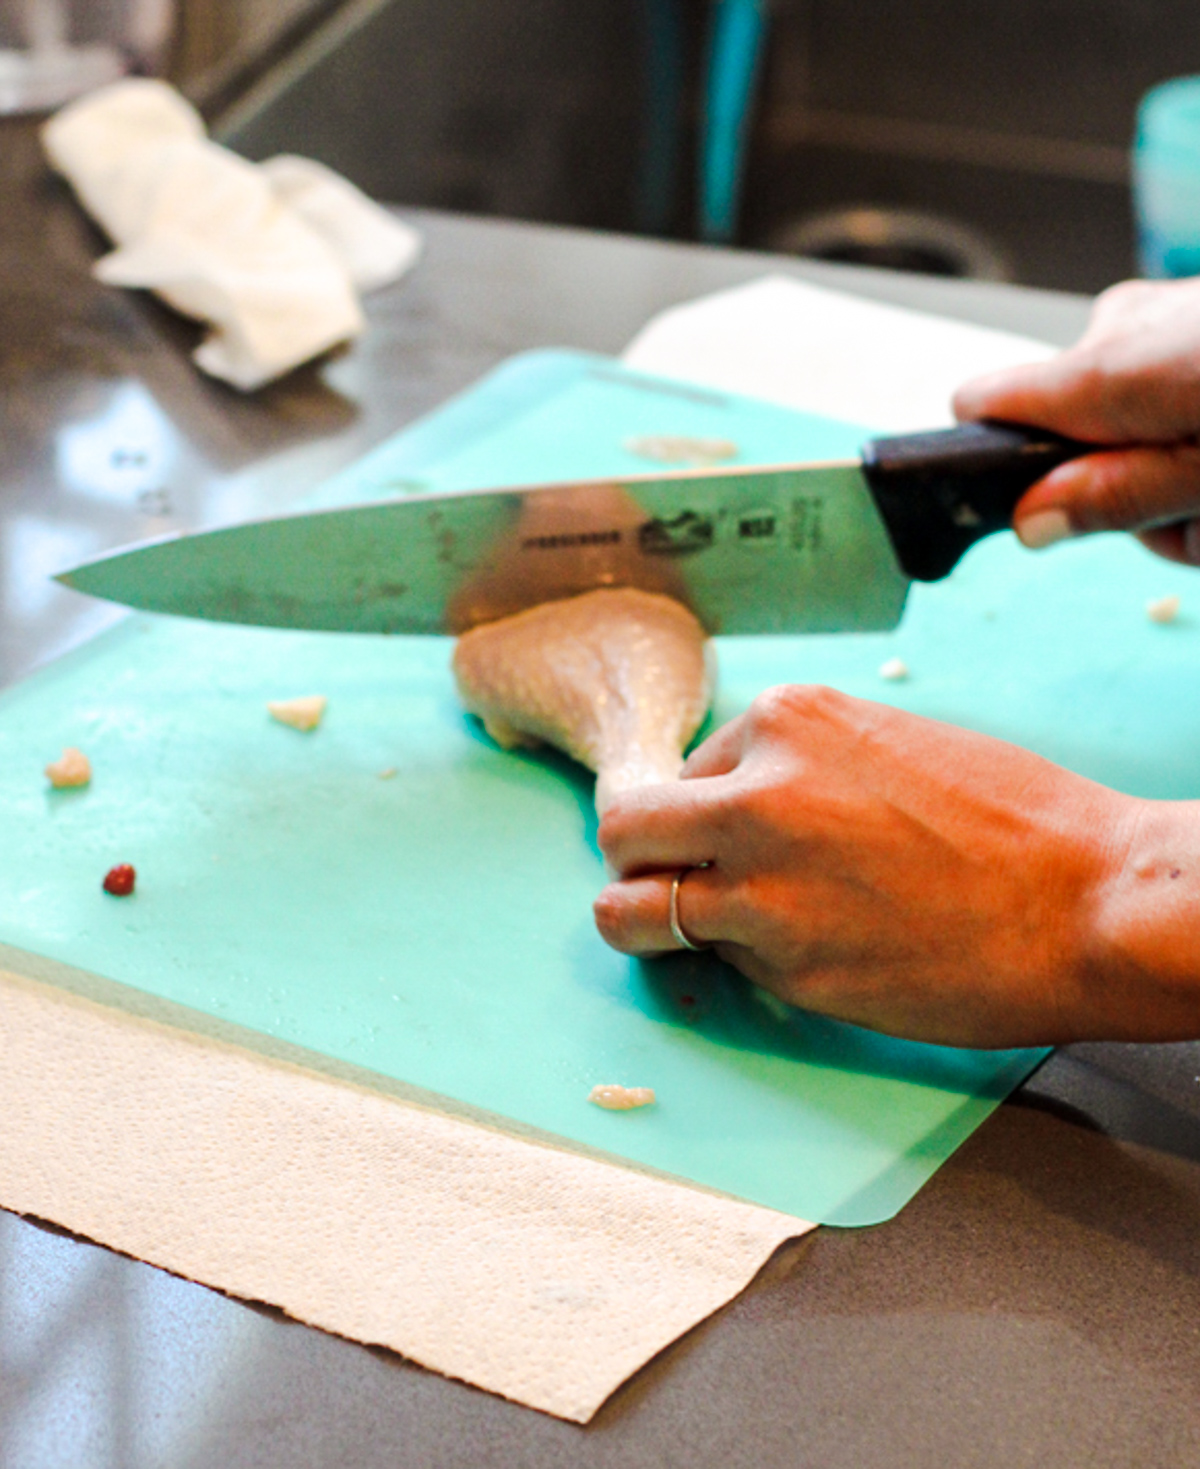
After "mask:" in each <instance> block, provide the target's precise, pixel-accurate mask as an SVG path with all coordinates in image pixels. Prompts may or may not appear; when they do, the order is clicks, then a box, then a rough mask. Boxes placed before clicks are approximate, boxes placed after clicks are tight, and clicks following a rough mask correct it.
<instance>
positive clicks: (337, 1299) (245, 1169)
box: [0, 969, 812, 1423]
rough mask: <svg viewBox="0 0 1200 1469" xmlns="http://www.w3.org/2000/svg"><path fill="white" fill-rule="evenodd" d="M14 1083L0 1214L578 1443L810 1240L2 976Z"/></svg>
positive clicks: (772, 1220)
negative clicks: (581, 1427) (695, 1330)
mask: <svg viewBox="0 0 1200 1469" xmlns="http://www.w3.org/2000/svg"><path fill="white" fill-rule="evenodd" d="M101 985H102V982H101ZM110 988H111V987H110ZM160 1008H162V1007H160ZM197 1018H198V1017H197ZM0 1078H2V1084H3V1092H4V1113H3V1121H2V1122H0V1205H2V1206H3V1207H5V1208H7V1209H12V1210H15V1211H16V1212H18V1213H25V1214H32V1215H36V1216H39V1217H41V1218H45V1219H50V1220H53V1221H54V1222H55V1223H57V1224H60V1225H65V1226H66V1227H67V1228H68V1229H71V1230H74V1231H76V1232H78V1233H80V1234H83V1235H86V1236H87V1237H88V1238H89V1239H94V1240H98V1241H99V1242H100V1243H102V1244H106V1245H109V1246H111V1247H112V1248H114V1249H117V1250H121V1251H123V1252H124V1253H126V1254H129V1255H134V1256H136V1257H137V1258H138V1259H141V1260H148V1261H150V1262H151V1263H152V1264H156V1265H161V1266H164V1267H165V1268H166V1269H168V1270H172V1271H174V1272H176V1273H177V1274H180V1275H184V1276H187V1277H189V1278H190V1279H193V1280H198V1281H201V1282H203V1283H204V1284H206V1285H211V1286H216V1287H218V1288H219V1289H221V1290H224V1291H227V1292H229V1293H230V1294H232V1295H237V1296H242V1297H245V1298H247V1299H252V1300H261V1301H267V1302H269V1303H271V1304H272V1305H275V1306H279V1307H281V1308H282V1309H283V1310H285V1311H287V1312H288V1313H289V1314H290V1315H292V1316H295V1317H297V1318H298V1319H300V1320H302V1321H307V1322H311V1323H312V1324H313V1325H316V1326H320V1327H323V1328H324V1329H325V1330H327V1331H333V1332H336V1333H338V1334H339V1335H342V1336H348V1337H352V1338H354V1339H355V1340H357V1341H362V1342H370V1343H375V1344H379V1345H383V1346H387V1347H391V1348H393V1349H394V1350H396V1351H398V1352H402V1353H403V1354H404V1355H405V1356H406V1357H410V1358H412V1359H413V1360H414V1361H416V1362H420V1363H422V1364H423V1365H424V1366H426V1367H431V1368H433V1369H435V1370H436V1371H438V1372H442V1373H445V1374H446V1375H447V1376H450V1377H457V1378H461V1379H463V1380H465V1381H466V1382H470V1383H473V1384H475V1385H476V1386H478V1387H482V1388H486V1389H487V1390H488V1391H490V1392H495V1393H499V1394H501V1395H502V1396H504V1397H507V1398H512V1399H514V1400H515V1401H517V1402H519V1403H524V1404H526V1405H527V1406H529V1407H534V1408H539V1409H541V1410H543V1411H545V1412H547V1413H553V1414H555V1415H557V1416H559V1417H562V1418H568V1419H572V1420H574V1421H575V1422H579V1423H585V1422H587V1420H588V1419H589V1418H591V1416H592V1415H593V1414H594V1413H595V1412H596V1410H597V1408H599V1407H600V1405H601V1403H603V1401H604V1400H605V1398H607V1397H608V1396H609V1394H610V1393H612V1392H613V1390H614V1389H615V1388H617V1387H618V1386H619V1385H620V1384H621V1383H622V1382H623V1381H624V1380H625V1378H627V1377H628V1376H629V1375H630V1374H631V1373H632V1372H635V1371H636V1370H637V1369H638V1368H639V1367H641V1366H642V1365H643V1364H644V1363H645V1362H647V1361H648V1360H649V1359H650V1358H651V1357H652V1356H654V1355H655V1353H656V1352H658V1351H660V1350H661V1349H662V1348H663V1347H665V1346H666V1345H667V1344H668V1343H670V1342H672V1341H674V1340H675V1338H676V1337H678V1336H680V1335H681V1334H682V1333H683V1332H685V1331H687V1330H688V1329H689V1328H690V1327H692V1326H694V1325H695V1324H696V1323H697V1322H699V1321H702V1320H703V1319H704V1318H705V1317H706V1316H708V1315H710V1314H711V1313H712V1312H713V1311H715V1310H717V1308H718V1307H720V1306H722V1305H724V1304H725V1302H726V1301H728V1300H730V1299H731V1297H733V1296H734V1295H736V1294H737V1293H738V1291H740V1290H741V1289H742V1288H743V1287H744V1286H745V1285H746V1284H747V1282H748V1281H749V1280H750V1279H751V1277H752V1276H753V1275H754V1274H755V1272H756V1271H757V1270H758V1269H759V1267H760V1266H761V1265H762V1264H763V1263H764V1262H765V1261H766V1260H767V1259H768V1257H769V1256H770V1255H771V1254H772V1252H773V1251H774V1250H775V1249H776V1248H777V1247H778V1246H779V1245H780V1244H782V1243H783V1242H784V1241H785V1240H787V1239H790V1238H793V1237H794V1236H796V1235H800V1234H803V1233H805V1232H806V1231H807V1230H809V1229H811V1228H812V1226H811V1225H808V1224H805V1223H804V1222H803V1221H801V1220H797V1219H792V1218H789V1217H787V1216H786V1215H783V1214H776V1213H773V1212H772V1211H770V1210H767V1209H760V1208H756V1207H755V1206H753V1205H750V1204H743V1203H739V1202H738V1201H737V1200H733V1199H727V1198H723V1197H721V1196H719V1195H716V1194H712V1193H707V1192H704V1191H701V1190H699V1189H694V1188H689V1187H685V1186H682V1185H679V1184H676V1183H673V1182H670V1181H668V1180H664V1179H662V1178H659V1177H655V1176H652V1175H648V1174H645V1173H640V1172H635V1171H633V1170H629V1169H625V1168H621V1167H618V1166H615V1165H613V1164H611V1163H607V1162H603V1161H599V1160H597V1159H595V1158H592V1157H586V1156H581V1155H579V1154H576V1153H573V1152H568V1151H566V1150H563V1149H559V1148H555V1147H552V1146H545V1145H539V1144H537V1143H533V1142H529V1141H527V1140H524V1139H521V1138H516V1137H512V1136H509V1135H507V1134H505V1133H504V1132H502V1131H499V1130H495V1129H492V1128H489V1127H486V1126H480V1125H477V1124H475V1123H472V1122H468V1121H464V1120H462V1119H461V1118H458V1117H454V1116H449V1115H445V1114H442V1113H440V1112H438V1111H435V1110H432V1109H431V1108H429V1107H425V1106H420V1105H416V1104H414V1103H413V1102H411V1101H406V1100H403V1099H402V1098H400V1097H397V1096H395V1095H388V1094H387V1093H386V1092H384V1091H373V1090H371V1089H370V1088H369V1087H367V1086H362V1085H355V1084H353V1083H352V1082H350V1081H347V1080H344V1079H339V1078H337V1077H336V1076H331V1075H329V1074H322V1073H320V1072H318V1071H315V1070H306V1069H302V1068H301V1067H299V1066H296V1065H294V1064H290V1063H289V1062H287V1061H284V1060H280V1059H278V1058H277V1057H272V1056H270V1055H264V1054H262V1053H260V1052H258V1051H255V1050H251V1049H249V1048H248V1047H242V1046H238V1045H234V1044H230V1043H229V1042H228V1041H225V1040H222V1039H220V1038H215V1037H213V1036H210V1035H206V1034H202V1033H199V1032H197V1031H194V1030H193V1031H188V1030H182V1029H177V1028H176V1027H175V1026H173V1025H168V1024H164V1023H162V1022H161V1021H157V1020H154V1019H151V1018H147V1017H146V1016H145V1015H139V1014H136V1013H130V1012H129V1011H127V1010H125V1009H122V1008H119V1007H117V1006H113V1005H106V1004H98V1003H96V1002H95V1001H93V1000H91V999H89V998H87V997H86V996H85V995H80V994H77V993H71V992H70V991H69V990H67V989H64V988H60V987H57V986H54V985H48V984H44V983H41V982H39V981H37V980H36V979H31V978H29V977H28V975H17V974H14V973H11V972H8V971H6V970H3V969H0Z"/></svg>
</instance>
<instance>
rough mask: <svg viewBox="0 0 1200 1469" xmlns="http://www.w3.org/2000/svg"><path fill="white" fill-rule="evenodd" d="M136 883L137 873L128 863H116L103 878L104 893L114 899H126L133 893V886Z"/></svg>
mask: <svg viewBox="0 0 1200 1469" xmlns="http://www.w3.org/2000/svg"><path fill="white" fill-rule="evenodd" d="M136 881H137V873H136V872H135V871H134V870H133V868H132V867H131V866H130V865H129V863H128V862H118V863H117V865H116V866H115V867H112V868H110V869H109V871H108V873H107V874H106V876H105V878H104V891H105V892H106V893H111V894H112V895H113V897H114V898H127V897H128V896H129V894H130V893H131V892H133V885H134V883H135V882H136Z"/></svg>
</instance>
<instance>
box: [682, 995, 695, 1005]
mask: <svg viewBox="0 0 1200 1469" xmlns="http://www.w3.org/2000/svg"><path fill="white" fill-rule="evenodd" d="M679 1003H680V1004H681V1005H694V1004H695V1003H696V996H695V995H680V996H679Z"/></svg>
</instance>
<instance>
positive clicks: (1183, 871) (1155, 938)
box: [1072, 801, 1200, 1041]
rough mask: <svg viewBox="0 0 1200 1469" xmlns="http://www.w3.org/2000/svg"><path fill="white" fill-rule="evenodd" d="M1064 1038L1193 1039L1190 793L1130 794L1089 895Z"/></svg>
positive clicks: (1194, 816)
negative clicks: (1127, 824)
mask: <svg viewBox="0 0 1200 1469" xmlns="http://www.w3.org/2000/svg"><path fill="white" fill-rule="evenodd" d="M1081 984H1082V985H1084V986H1085V987H1086V989H1087V994H1086V996H1084V995H1081V996H1080V999H1081V1001H1082V1003H1081V1005H1080V1014H1081V1016H1086V1022H1085V1024H1084V1025H1083V1026H1081V1028H1080V1032H1079V1034H1078V1035H1076V1036H1073V1037H1072V1038H1073V1039H1078V1040H1089V1039H1096V1040H1098V1039H1104V1040H1128V1041H1176V1040H1194V1039H1198V1038H1200V801H1144V802H1139V803H1138V811H1137V815H1136V819H1135V822H1134V825H1133V830H1132V834H1131V838H1130V840H1129V844H1128V847H1127V849H1126V853H1125V855H1124V856H1123V859H1122V861H1121V862H1120V863H1119V864H1116V865H1114V867H1113V869H1112V870H1111V873H1110V875H1109V876H1108V878H1107V880H1106V882H1105V884H1104V887H1103V889H1102V890H1101V891H1100V892H1099V893H1097V894H1096V897H1095V902H1094V905H1093V915H1092V921H1091V924H1090V941H1089V944H1088V949H1087V954H1086V957H1085V962H1084V964H1083V965H1082V967H1081Z"/></svg>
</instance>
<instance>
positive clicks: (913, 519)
mask: <svg viewBox="0 0 1200 1469" xmlns="http://www.w3.org/2000/svg"><path fill="white" fill-rule="evenodd" d="M1096 448H1097V446H1096V445H1095V444H1081V443H1078V442H1077V441H1076V440H1074V439H1065V438H1063V437H1062V436H1061V435H1059V434H1052V433H1050V432H1049V430H1047V429H1037V428H1023V427H1022V426H1020V425H1019V424H1015V423H995V422H984V423H963V424H959V426H958V427H957V428H948V429H939V430H936V431H934V432H932V433H922V434H903V435H901V436H900V437H898V438H888V439H872V440H870V441H869V442H868V443H867V444H865V445H864V446H863V455H862V462H863V474H864V475H865V476H866V480H867V483H868V484H869V485H870V487H871V493H872V494H873V495H874V497H875V503H876V505H877V506H878V507H879V513H880V514H881V515H882V516H883V520H884V524H885V525H886V526H887V528H888V534H889V535H890V536H891V538H892V545H893V546H894V547H895V550H896V555H897V557H898V558H899V561H900V565H901V567H902V568H903V570H904V573H905V575H906V576H911V577H912V578H913V579H914V580H915V581H938V580H940V579H941V578H942V577H943V576H948V575H949V573H950V572H951V571H952V570H953V569H954V567H955V565H956V564H957V562H958V561H959V560H960V559H961V557H962V556H963V555H964V553H965V552H966V551H967V549H968V548H969V547H970V546H973V545H974V544H975V542H976V541H978V540H980V539H981V538H982V537H983V536H987V535H991V534H992V532H993V531H998V530H1008V529H1009V527H1010V526H1011V525H1012V516H1013V511H1014V510H1015V509H1016V507H1017V502H1018V501H1019V500H1020V499H1021V497H1022V495H1024V493H1025V491H1026V490H1028V489H1029V488H1030V487H1031V486H1032V485H1035V484H1036V483H1037V482H1038V480H1040V479H1041V478H1042V476H1043V475H1044V474H1049V472H1050V471H1051V470H1052V469H1055V468H1057V466H1058V465H1060V464H1065V463H1066V462H1067V461H1068V460H1069V459H1077V458H1079V457H1080V456H1081V455H1083V454H1091V453H1094V452H1095V451H1096Z"/></svg>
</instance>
